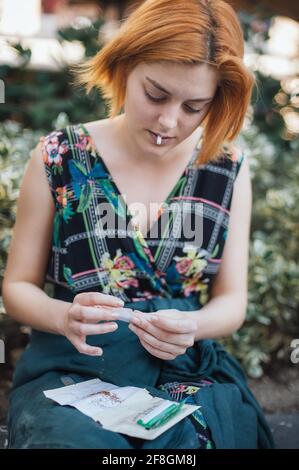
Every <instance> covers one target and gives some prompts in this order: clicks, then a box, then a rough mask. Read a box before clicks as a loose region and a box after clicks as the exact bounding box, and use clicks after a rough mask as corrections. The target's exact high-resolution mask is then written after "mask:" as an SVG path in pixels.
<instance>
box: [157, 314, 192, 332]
mask: <svg viewBox="0 0 299 470" xmlns="http://www.w3.org/2000/svg"><path fill="white" fill-rule="evenodd" d="M150 321H151V322H152V323H153V325H156V326H158V327H159V328H161V329H162V330H165V331H172V332H173V333H192V332H195V331H196V329H197V324H196V322H195V320H191V319H190V318H186V320H184V319H183V318H180V319H178V320H176V319H175V318H169V317H166V316H164V317H163V316H162V315H161V314H158V315H152V316H151V319H150Z"/></svg>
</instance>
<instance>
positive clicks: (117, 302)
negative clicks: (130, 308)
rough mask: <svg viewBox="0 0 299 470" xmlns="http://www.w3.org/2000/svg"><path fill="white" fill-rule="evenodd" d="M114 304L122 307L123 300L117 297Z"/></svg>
mask: <svg viewBox="0 0 299 470" xmlns="http://www.w3.org/2000/svg"><path fill="white" fill-rule="evenodd" d="M116 304H117V305H119V306H121V307H122V306H123V305H124V304H125V303H124V301H123V300H121V299H117V301H116Z"/></svg>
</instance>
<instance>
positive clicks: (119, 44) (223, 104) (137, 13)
mask: <svg viewBox="0 0 299 470" xmlns="http://www.w3.org/2000/svg"><path fill="white" fill-rule="evenodd" d="M243 56H244V37H243V32H242V28H241V25H240V23H239V20H238V17H237V15H236V13H235V11H234V10H233V8H232V7H231V6H230V5H229V4H228V3H226V2H225V1H223V0H146V1H144V2H142V4H141V5H140V6H139V7H138V8H136V9H135V10H134V11H133V12H132V13H131V14H130V15H129V17H128V18H127V19H126V21H125V22H124V23H123V24H122V25H121V27H120V29H119V31H118V32H117V33H116V35H115V36H114V37H113V39H112V40H110V41H109V42H108V43H107V44H106V45H105V46H104V47H103V48H102V49H101V50H100V51H99V52H98V53H97V54H96V55H95V56H94V57H93V58H91V59H89V60H88V61H87V62H85V63H84V64H81V65H79V66H78V68H77V80H76V81H77V82H78V83H80V84H84V85H85V86H86V89H87V92H88V93H89V92H90V91H91V90H92V88H94V87H96V88H98V89H100V91H101V92H102V95H103V97H104V99H106V100H107V101H108V104H109V117H111V118H113V117H115V116H117V114H118V113H119V112H120V111H121V109H122V107H123V105H124V100H125V93H126V78H127V77H128V75H129V73H130V72H131V71H132V70H133V69H134V68H135V66H136V65H138V64H139V63H140V62H155V61H156V62H158V61H160V62H161V61H163V62H164V61H171V62H179V63H183V64H202V63H206V64H209V65H210V66H213V67H216V69H217V72H218V76H219V81H218V88H217V91H216V93H215V96H214V99H213V101H212V103H211V105H210V107H209V110H208V113H207V114H206V116H205V117H204V119H203V121H202V123H201V125H202V126H203V140H202V145H201V150H200V152H199V156H198V159H197V163H200V164H205V163H207V162H210V161H215V160H216V159H217V158H218V157H219V153H220V152H221V149H222V147H223V145H224V144H225V145H227V144H228V142H232V141H233V140H234V139H235V138H236V137H237V135H238V134H239V132H240V131H241V129H242V125H243V122H244V119H245V116H246V112H247V109H248V106H249V104H250V100H251V95H252V90H253V86H254V83H255V77H254V75H253V73H252V72H250V71H249V70H248V69H247V68H246V66H245V65H244V62H243Z"/></svg>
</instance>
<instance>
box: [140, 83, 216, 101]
mask: <svg viewBox="0 0 299 470" xmlns="http://www.w3.org/2000/svg"><path fill="white" fill-rule="evenodd" d="M145 78H146V80H148V81H149V82H150V83H151V84H152V85H154V86H155V87H156V88H158V89H159V90H161V91H163V92H164V93H166V94H167V95H171V93H170V92H169V91H167V90H165V88H163V87H162V86H161V85H159V83H157V82H156V81H155V80H153V79H152V78H149V77H145ZM212 99H213V96H211V97H210V98H194V99H190V100H187V101H208V100H212Z"/></svg>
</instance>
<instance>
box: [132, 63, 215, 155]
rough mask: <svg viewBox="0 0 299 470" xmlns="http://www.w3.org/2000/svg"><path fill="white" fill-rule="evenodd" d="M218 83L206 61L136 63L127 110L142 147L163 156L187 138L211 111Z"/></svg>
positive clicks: (148, 152)
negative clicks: (209, 110)
mask: <svg viewBox="0 0 299 470" xmlns="http://www.w3.org/2000/svg"><path fill="white" fill-rule="evenodd" d="M217 84H218V75H217V71H216V70H215V69H214V68H212V67H209V66H208V65H206V64H201V65H184V64H176V63H172V62H171V63H170V62H163V63H160V62H154V63H140V64H139V65H138V66H136V67H135V68H134V70H133V71H132V72H131V73H130V74H129V76H128V80H127V89H126V97H125V104H124V111H125V121H126V127H127V131H128V133H129V135H130V138H131V139H134V143H135V146H137V148H138V150H139V151H142V152H143V155H149V156H153V155H155V156H160V157H162V156H163V155H165V154H167V153H168V152H169V151H170V150H172V151H173V150H174V148H175V147H177V145H178V144H180V143H181V142H183V141H185V140H186V139H187V138H188V137H189V136H190V135H191V134H192V133H193V132H194V131H195V130H196V129H197V128H198V126H200V123H201V122H202V120H203V118H204V117H205V115H206V114H207V112H208V109H209V106H210V104H211V101H212V100H213V97H214V94H215V92H216V89H217ZM153 133H154V134H153ZM157 135H160V136H161V137H162V142H161V145H157ZM166 136H168V137H169V138H165V139H164V138H163V137H166ZM159 140H160V139H159Z"/></svg>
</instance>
